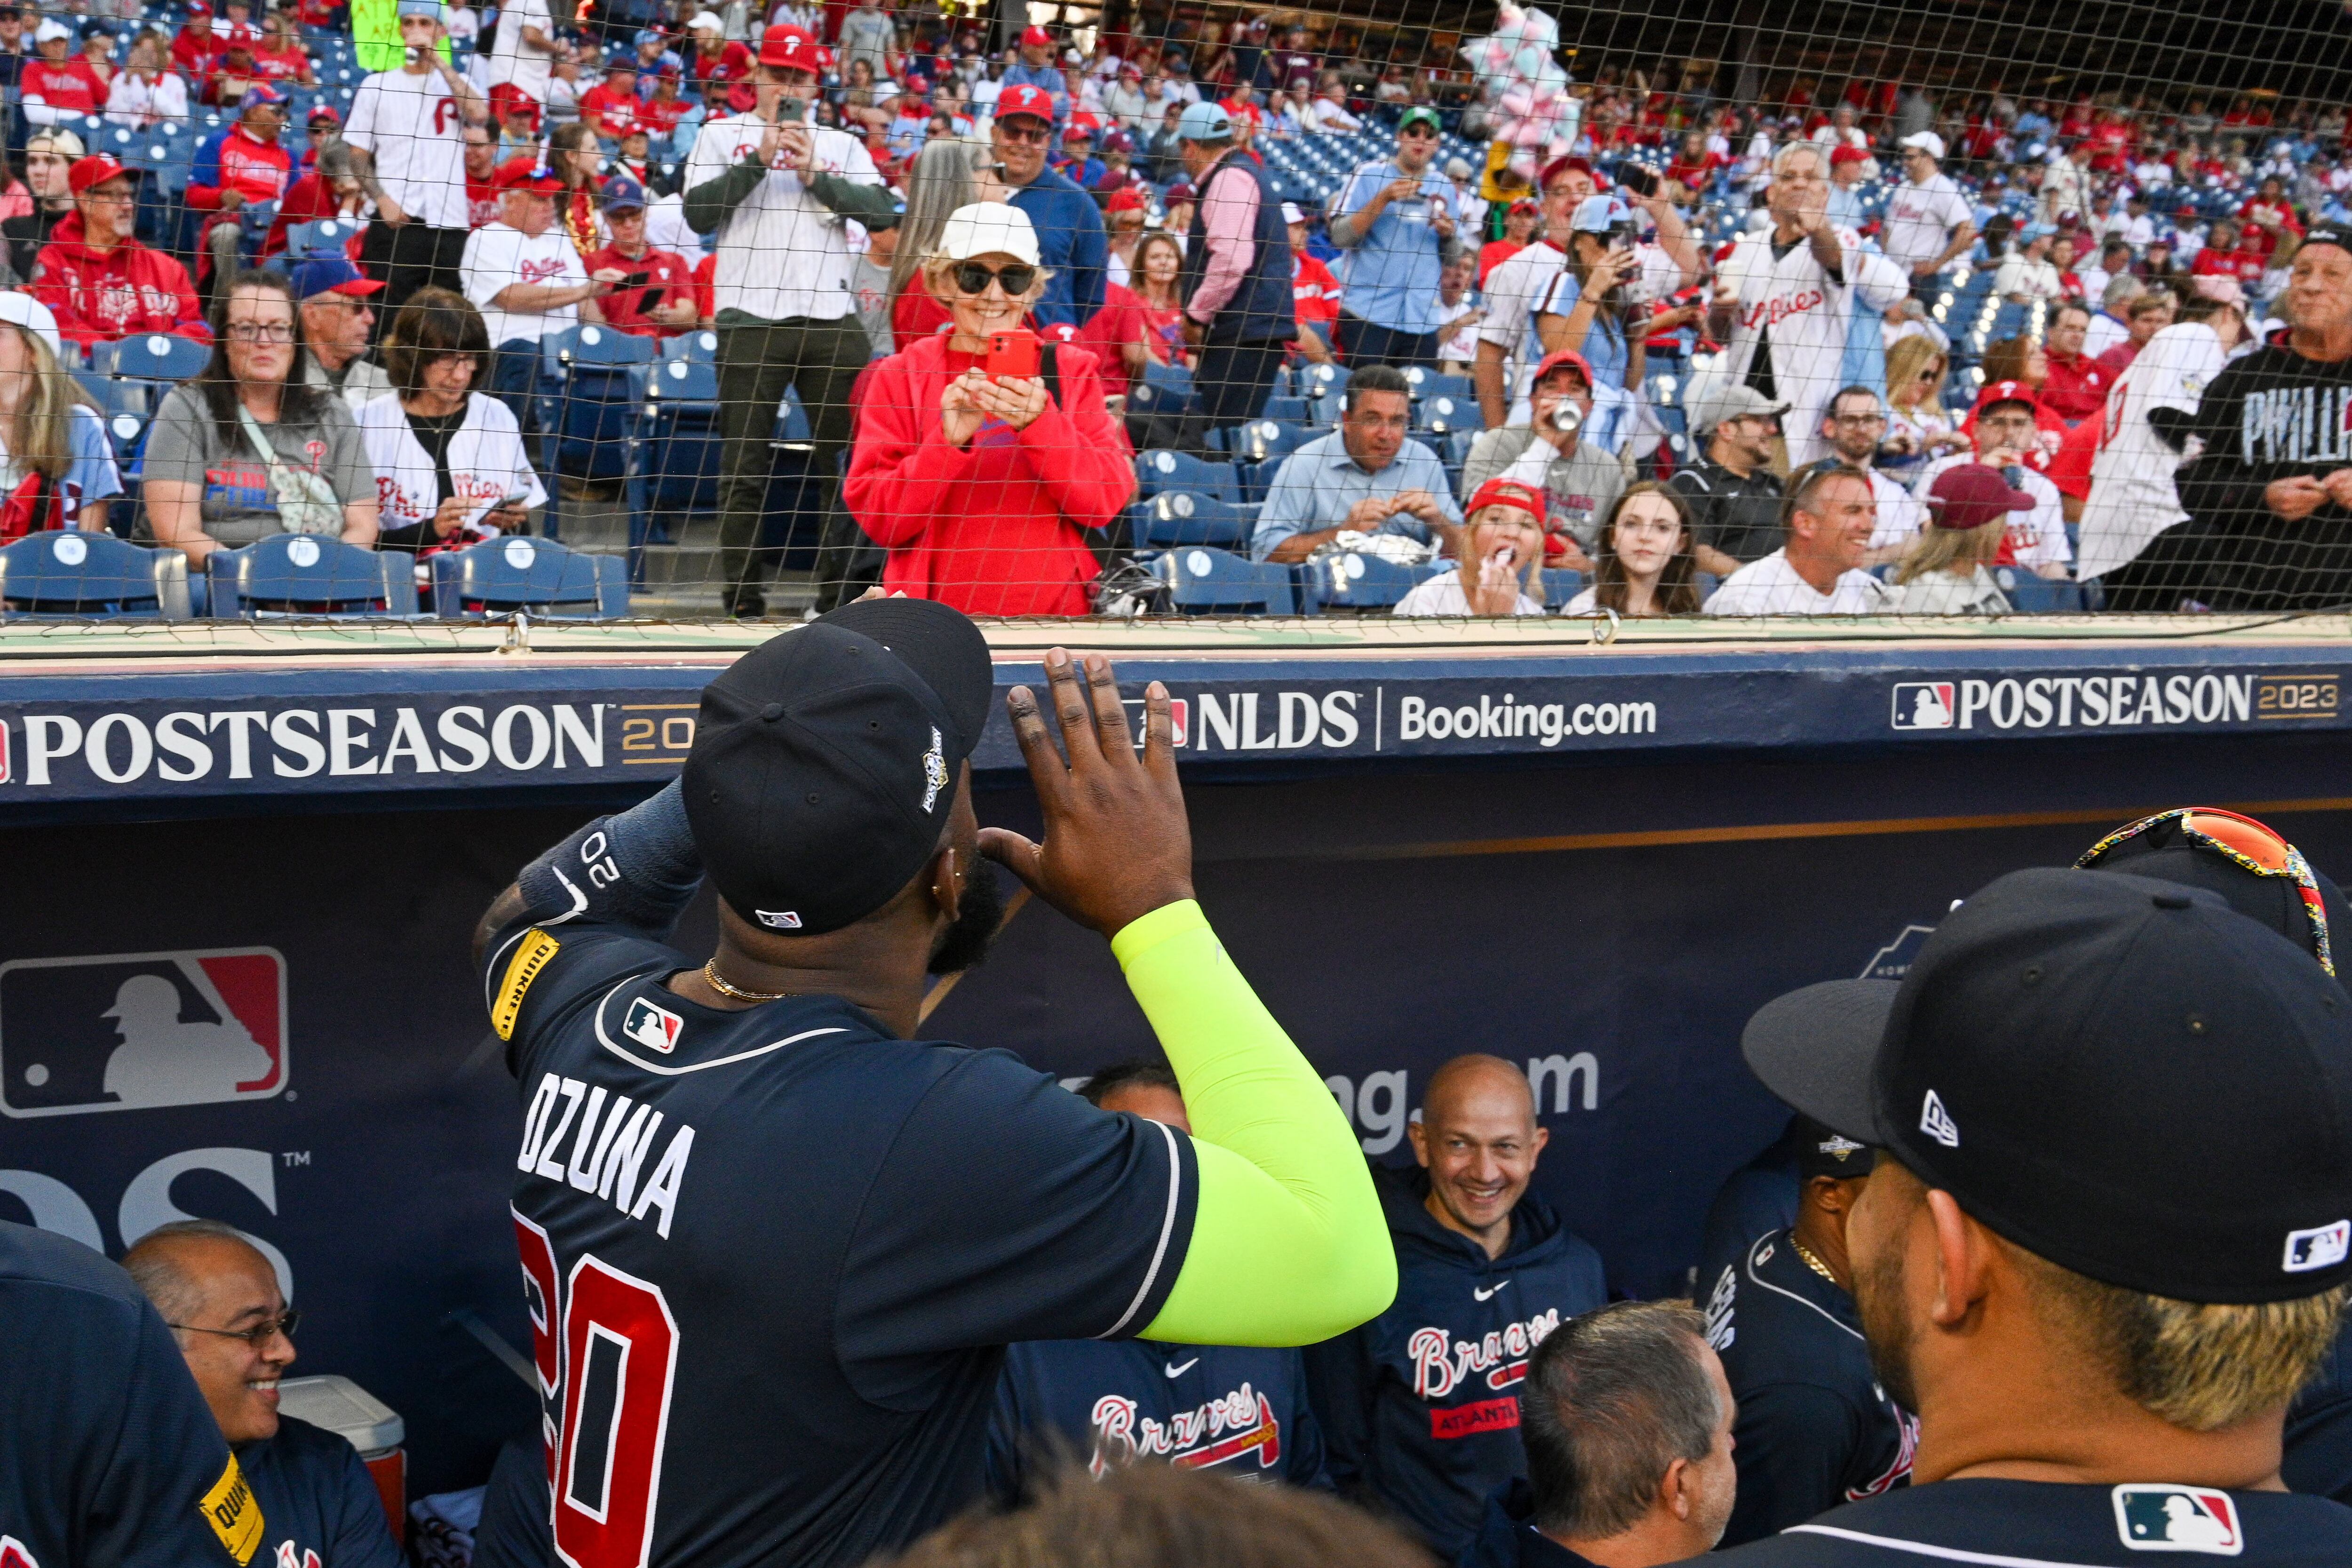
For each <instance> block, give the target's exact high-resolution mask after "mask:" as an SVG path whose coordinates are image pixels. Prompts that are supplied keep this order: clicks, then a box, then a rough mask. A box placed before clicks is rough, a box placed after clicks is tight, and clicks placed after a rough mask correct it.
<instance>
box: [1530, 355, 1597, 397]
mask: <svg viewBox="0 0 2352 1568" xmlns="http://www.w3.org/2000/svg"><path fill="white" fill-rule="evenodd" d="M1563 367H1565V368H1566V369H1569V370H1572V371H1574V372H1576V373H1577V374H1579V375H1580V376H1582V377H1584V389H1585V390H1586V391H1587V392H1590V391H1591V390H1592V362H1591V360H1588V359H1586V358H1585V357H1584V356H1583V355H1582V354H1580V353H1577V352H1576V351H1575V350H1574V349H1554V350H1553V351H1552V352H1551V353H1548V354H1546V355H1544V357H1543V360H1542V362H1541V363H1538V365H1537V366H1536V373H1535V374H1533V375H1531V376H1529V377H1528V385H1529V386H1541V385H1542V384H1544V378H1545V377H1546V376H1549V374H1551V373H1552V372H1554V371H1556V370H1559V369H1561V368H1563Z"/></svg>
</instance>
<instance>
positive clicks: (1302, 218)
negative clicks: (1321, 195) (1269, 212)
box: [1282, 202, 1307, 224]
mask: <svg viewBox="0 0 2352 1568" xmlns="http://www.w3.org/2000/svg"><path fill="white" fill-rule="evenodd" d="M1282 221H1283V222H1284V223H1285V224H1294V223H1305V222H1306V221H1307V215H1306V214H1305V213H1303V212H1300V211H1299V210H1298V204H1297V202H1285V203H1283V204H1282Z"/></svg>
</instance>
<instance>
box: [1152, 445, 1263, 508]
mask: <svg viewBox="0 0 2352 1568" xmlns="http://www.w3.org/2000/svg"><path fill="white" fill-rule="evenodd" d="M1135 479H1136V492H1135V494H1136V499H1137V500H1150V499H1151V498H1152V497H1153V496H1156V495H1158V494H1159V493H1160V491H1161V490H1191V491H1192V493H1193V494H1195V495H1207V496H1215V497H1216V498H1217V499H1218V500H1229V501H1239V500H1241V499H1242V487H1241V476H1240V475H1239V474H1237V473H1235V472H1234V466H1233V465H1232V464H1231V463H1212V462H1209V461H1208V460H1206V459H1205V458H1196V457H1194V456H1192V454H1191V453H1190V452H1171V451H1167V450H1165V449H1153V450H1150V451H1146V452H1140V453H1138V454H1137V455H1136V459H1135Z"/></svg>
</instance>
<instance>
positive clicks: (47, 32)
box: [33, 16, 73, 44]
mask: <svg viewBox="0 0 2352 1568" xmlns="http://www.w3.org/2000/svg"><path fill="white" fill-rule="evenodd" d="M51 38H64V39H66V40H67V41H68V42H71V41H72V39H73V33H72V31H71V29H69V28H68V27H67V26H66V25H65V24H64V23H63V22H60V21H58V19H57V18H56V17H55V16H44V17H42V18H41V25H40V26H37V27H36V28H34V29H33V42H35V43H37V44H46V43H47V42H48V41H49V40H50V39H51Z"/></svg>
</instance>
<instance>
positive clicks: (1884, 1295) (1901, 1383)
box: [1853, 1156, 1919, 1413]
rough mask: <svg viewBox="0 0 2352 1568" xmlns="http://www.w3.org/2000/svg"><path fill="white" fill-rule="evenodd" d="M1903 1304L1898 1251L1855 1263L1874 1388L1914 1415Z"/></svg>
mask: <svg viewBox="0 0 2352 1568" xmlns="http://www.w3.org/2000/svg"><path fill="white" fill-rule="evenodd" d="M1883 1157H1884V1156H1882V1158H1883ZM1903 1302H1904V1286H1903V1249H1902V1248H1901V1247H1888V1248H1887V1249H1886V1250H1885V1252H1884V1253H1882V1254H1881V1255H1880V1256H1878V1257H1876V1258H1872V1259H1871V1261H1870V1263H1869V1265H1868V1266H1867V1267H1864V1266H1863V1265H1862V1264H1861V1263H1860V1262H1859V1261H1857V1262H1856V1263H1855V1265H1854V1269H1853V1310H1854V1315H1855V1316H1856V1317H1858V1318H1860V1319H1861V1320H1862V1337H1863V1339H1864V1342H1866V1343H1867V1344H1868V1345H1869V1346H1870V1365H1871V1370H1872V1371H1874V1372H1875V1373H1877V1374H1878V1385H1879V1386H1880V1387H1881V1388H1884V1389H1885V1391H1886V1396H1887V1397H1888V1398H1889V1399H1892V1400H1893V1401H1895V1404H1897V1405H1901V1406H1902V1407H1903V1408H1904V1409H1906V1410H1909V1411H1912V1412H1915V1413H1916V1411H1917V1410H1918V1408H1919V1398H1918V1391H1917V1390H1916V1388H1915V1387H1913V1385H1912V1381H1911V1321H1910V1318H1909V1316H1908V1315H1907V1314H1906V1312H1905V1311H1904V1308H1903Z"/></svg>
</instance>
